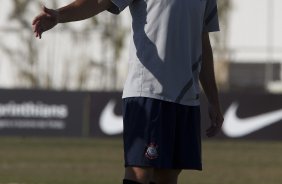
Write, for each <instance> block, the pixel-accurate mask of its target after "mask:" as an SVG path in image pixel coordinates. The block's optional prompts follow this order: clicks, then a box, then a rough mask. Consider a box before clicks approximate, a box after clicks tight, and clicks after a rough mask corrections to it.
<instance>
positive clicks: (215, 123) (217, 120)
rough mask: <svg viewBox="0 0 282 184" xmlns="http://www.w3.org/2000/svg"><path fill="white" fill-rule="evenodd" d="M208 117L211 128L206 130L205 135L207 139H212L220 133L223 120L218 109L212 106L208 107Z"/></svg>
mask: <svg viewBox="0 0 282 184" xmlns="http://www.w3.org/2000/svg"><path fill="white" fill-rule="evenodd" d="M209 116H210V119H211V126H210V127H209V128H208V129H207V130H206V135H207V136H208V137H213V136H215V135H216V134H217V133H218V132H219V131H220V129H221V126H222V124H223V121H224V118H223V115H222V113H221V110H220V107H219V106H214V105H210V106H209Z"/></svg>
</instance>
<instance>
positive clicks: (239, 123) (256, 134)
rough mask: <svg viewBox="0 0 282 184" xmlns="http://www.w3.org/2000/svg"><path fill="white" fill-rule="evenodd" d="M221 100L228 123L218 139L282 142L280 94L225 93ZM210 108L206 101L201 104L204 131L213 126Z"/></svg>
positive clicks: (225, 122) (281, 96) (281, 99)
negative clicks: (208, 110) (209, 113)
mask: <svg viewBox="0 0 282 184" xmlns="http://www.w3.org/2000/svg"><path fill="white" fill-rule="evenodd" d="M202 99H203V98H202ZM220 99H221V104H222V109H223V112H224V119H225V121H224V124H223V127H222V131H221V133H220V134H219V135H218V136H217V138H232V139H256V140H259V139H261V140H282V95H281V94H277V95H275V94H265V93H248V92H247V91H246V92H244V93H243V92H241V93H223V94H220ZM207 109H208V107H207V105H206V103H205V101H204V102H202V114H203V115H202V124H203V126H204V129H206V128H207V127H208V125H209V123H210V120H209V117H208V113H207ZM203 131H204V130H203Z"/></svg>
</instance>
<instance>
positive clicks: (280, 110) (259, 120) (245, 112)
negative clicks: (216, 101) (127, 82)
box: [90, 93, 282, 140]
mask: <svg viewBox="0 0 282 184" xmlns="http://www.w3.org/2000/svg"><path fill="white" fill-rule="evenodd" d="M201 101H202V102H201V104H202V105H201V113H202V117H201V118H202V133H203V138H206V136H205V130H206V129H207V128H208V127H209V125H210V119H209V116H208V105H207V101H206V98H205V97H204V95H202V96H201ZM220 101H221V104H222V111H223V114H224V118H225V122H224V125H223V127H222V130H221V132H220V133H219V134H218V135H217V136H216V138H218V139H261V140H282V95H274V94H264V93H221V94H220ZM90 104H91V107H90V135H91V136H118V135H121V134H122V112H121V94H120V93H92V94H91V103H90Z"/></svg>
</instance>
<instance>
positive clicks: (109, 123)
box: [89, 92, 123, 136]
mask: <svg viewBox="0 0 282 184" xmlns="http://www.w3.org/2000/svg"><path fill="white" fill-rule="evenodd" d="M90 98H91V103H90V104H91V105H90V127H89V130H90V135H91V136H120V135H121V134H122V133H123V121H122V100H121V93H118V92H117V93H110V92H109V93H92V94H91V97H90Z"/></svg>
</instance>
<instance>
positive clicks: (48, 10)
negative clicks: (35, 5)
mask: <svg viewBox="0 0 282 184" xmlns="http://www.w3.org/2000/svg"><path fill="white" fill-rule="evenodd" d="M43 11H44V13H46V14H49V15H50V16H55V11H54V10H52V9H49V8H46V6H43Z"/></svg>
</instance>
